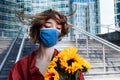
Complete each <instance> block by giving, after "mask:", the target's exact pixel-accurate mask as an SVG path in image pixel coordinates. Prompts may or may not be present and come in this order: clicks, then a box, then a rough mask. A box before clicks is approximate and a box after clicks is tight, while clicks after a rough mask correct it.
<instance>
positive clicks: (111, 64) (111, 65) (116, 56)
mask: <svg viewBox="0 0 120 80" xmlns="http://www.w3.org/2000/svg"><path fill="white" fill-rule="evenodd" d="M77 43H78V44H77V48H78V54H80V55H81V56H83V57H84V58H85V59H87V60H88V61H89V62H90V63H91V64H92V66H93V68H92V69H90V70H89V71H88V72H87V73H85V74H84V76H85V80H119V79H120V53H119V52H117V51H115V50H113V49H111V48H109V47H106V46H105V53H106V55H105V56H106V67H107V68H106V72H105V71H104V67H103V65H104V64H103V53H102V52H103V50H102V48H103V47H102V45H101V44H100V43H99V42H97V41H95V40H89V41H88V49H89V50H88V53H89V55H87V47H86V40H78V42H77ZM17 45H19V43H18V44H17ZM69 46H76V42H75V41H74V40H73V41H72V40H63V41H60V42H59V43H58V44H57V45H56V46H55V47H56V48H57V49H58V50H62V49H63V48H66V47H69ZM38 47H39V45H38V44H33V43H31V42H30V41H29V40H28V39H26V41H25V45H24V48H23V53H22V56H26V55H28V54H30V53H31V52H32V51H33V50H34V49H38ZM17 49H18V47H17V46H16V48H15V49H14V50H13V51H16V50H17ZM15 53H17V52H13V53H12V54H11V55H10V56H9V58H8V60H7V61H8V62H7V63H6V64H5V67H4V69H3V70H4V71H3V73H2V74H0V80H6V79H7V75H8V71H9V70H10V68H11V66H13V64H14V63H15V60H14V59H13V58H16V55H15ZM13 55H14V56H13Z"/></svg>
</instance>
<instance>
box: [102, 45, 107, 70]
mask: <svg viewBox="0 0 120 80" xmlns="http://www.w3.org/2000/svg"><path fill="white" fill-rule="evenodd" d="M102 49H103V68H104V72H106V63H105V62H106V61H105V46H104V44H102Z"/></svg>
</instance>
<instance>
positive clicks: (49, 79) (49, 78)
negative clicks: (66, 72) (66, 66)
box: [44, 68, 59, 80]
mask: <svg viewBox="0 0 120 80" xmlns="http://www.w3.org/2000/svg"><path fill="white" fill-rule="evenodd" d="M44 77H45V80H59V74H58V72H57V71H56V70H55V69H54V68H50V69H48V70H47V72H46V73H45V75H44Z"/></svg>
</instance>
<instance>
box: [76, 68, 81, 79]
mask: <svg viewBox="0 0 120 80" xmlns="http://www.w3.org/2000/svg"><path fill="white" fill-rule="evenodd" d="M78 72H79V70H77V71H76V72H75V80H80V79H79V77H78Z"/></svg>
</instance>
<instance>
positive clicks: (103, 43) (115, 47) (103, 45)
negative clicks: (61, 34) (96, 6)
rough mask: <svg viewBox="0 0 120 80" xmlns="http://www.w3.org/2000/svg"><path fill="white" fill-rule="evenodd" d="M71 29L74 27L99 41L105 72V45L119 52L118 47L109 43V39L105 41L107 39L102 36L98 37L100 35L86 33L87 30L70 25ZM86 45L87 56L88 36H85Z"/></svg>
mask: <svg viewBox="0 0 120 80" xmlns="http://www.w3.org/2000/svg"><path fill="white" fill-rule="evenodd" d="M72 29H74V30H75V31H77V32H79V33H82V34H84V35H85V36H87V37H89V38H92V39H94V40H96V41H98V42H100V43H101V44H102V53H103V64H104V66H103V67H104V72H105V73H107V71H106V59H105V58H106V56H105V46H108V47H110V48H112V49H114V50H116V51H118V52H119V53H120V47H119V46H117V45H115V44H113V43H111V42H109V41H107V40H104V39H102V38H100V37H98V36H96V35H94V34H91V33H88V32H86V31H84V30H82V29H79V28H74V27H72ZM75 40H77V39H75ZM77 44H78V43H77V41H76V45H77ZM86 45H87V56H89V53H88V38H86Z"/></svg>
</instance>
